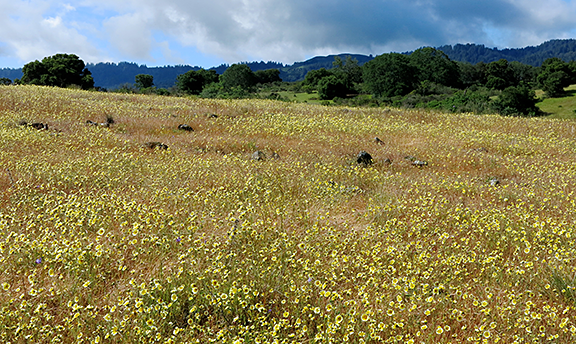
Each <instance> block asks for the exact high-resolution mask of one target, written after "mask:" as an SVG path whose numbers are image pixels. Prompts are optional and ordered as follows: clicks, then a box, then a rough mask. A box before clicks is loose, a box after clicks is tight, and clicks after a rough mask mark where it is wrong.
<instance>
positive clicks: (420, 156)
mask: <svg viewBox="0 0 576 344" xmlns="http://www.w3.org/2000/svg"><path fill="white" fill-rule="evenodd" d="M0 95H1V99H2V101H1V102H0V147H2V149H1V150H0V166H2V167H1V168H0V190H1V193H0V309H2V313H0V319H1V322H0V324H1V326H0V338H2V342H5V343H6V342H12V343H48V342H60V343H78V342H84V343H98V342H104V343H107V342H110V343H120V342H122V343H143V342H146V343H148V342H150V343H151V342H158V343H166V342H174V343H184V342H189V343H211V342H214V343H234V342H238V343H242V342H245V343H258V342H262V343H273V342H278V343H288V342H290V343H292V342H298V343H315V342H316V343H319V342H322V343H330V342H332V343H339V342H349V343H361V342H366V343H382V342H407V343H411V342H416V343H420V342H425V343H447V342H458V343H460V342H467V341H472V342H482V341H484V342H488V340H490V342H501V343H512V342H514V341H517V339H518V338H529V339H530V341H533V340H534V341H536V340H538V341H543V340H542V337H541V334H545V336H546V338H551V339H550V340H549V341H550V342H555V343H573V342H574V339H575V338H576V335H575V333H576V307H574V290H573V289H572V288H573V286H574V272H575V268H574V267H575V266H576V247H575V245H574V238H575V237H576V194H575V193H574V190H576V142H575V141H574V125H573V124H572V123H571V122H568V121H558V120H549V119H543V118H518V117H500V116H475V115H454V114H445V113H435V112H431V111H420V110H403V111H401V110H397V109H383V108H354V109H347V108H342V107H323V106H310V105H303V104H295V103H286V102H277V101H265V100H214V99H190V98H179V97H159V96H144V95H133V94H118V93H103V92H87V91H79V90H72V89H61V88H52V87H36V86H14V87H0ZM213 115H216V116H213ZM107 116H112V117H113V118H114V120H115V123H114V124H112V125H111V126H109V127H104V126H94V125H88V124H86V121H87V120H93V121H103V120H105V119H106V117H107ZM22 120H26V121H27V122H28V123H31V122H42V123H47V124H48V130H46V129H44V126H42V128H43V129H42V130H36V129H34V128H33V127H32V126H26V125H22V124H21V123H22ZM182 123H185V124H189V125H190V126H192V127H193V129H194V131H193V132H192V131H183V130H178V125H179V124H182ZM37 127H39V126H37ZM376 136H377V137H379V138H380V139H381V142H377V141H375V139H374V138H375V137H376ZM154 142H158V143H159V144H156V145H154V144H153V143H154ZM145 143H149V144H148V145H146V144H145ZM160 143H163V144H165V145H166V146H162V145H160ZM152 146H157V147H159V148H155V149H151V148H149V147H152ZM162 148H166V149H162ZM256 150H259V151H261V152H263V153H264V154H265V155H266V156H267V157H268V159H263V160H255V159H253V158H251V155H252V153H254V152H255V151H256ZM360 151H366V152H368V153H370V154H371V156H372V159H371V160H372V164H370V160H369V161H368V162H367V163H366V164H359V163H358V162H357V159H356V156H357V155H358V153H359V152H360ZM273 153H276V154H277V155H274V154H273ZM259 156H261V154H260V155H259ZM273 156H274V158H272V157H273ZM424 161H425V162H426V163H424ZM424 320H425V322H424ZM570 329H573V330H570Z"/></svg>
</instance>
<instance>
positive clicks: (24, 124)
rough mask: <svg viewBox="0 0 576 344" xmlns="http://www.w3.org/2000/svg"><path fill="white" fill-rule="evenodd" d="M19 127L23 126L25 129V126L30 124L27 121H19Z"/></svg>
mask: <svg viewBox="0 0 576 344" xmlns="http://www.w3.org/2000/svg"><path fill="white" fill-rule="evenodd" d="M18 125H21V126H23V127H25V126H27V125H28V122H26V121H25V120H23V119H21V120H19V121H18Z"/></svg>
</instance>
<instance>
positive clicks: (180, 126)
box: [178, 124, 194, 131]
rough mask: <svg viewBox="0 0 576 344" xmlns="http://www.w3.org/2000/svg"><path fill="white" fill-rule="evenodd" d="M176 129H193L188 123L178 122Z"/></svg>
mask: <svg viewBox="0 0 576 344" xmlns="http://www.w3.org/2000/svg"><path fill="white" fill-rule="evenodd" d="M178 129H180V130H185V131H194V129H192V127H191V126H189V125H188V124H180V125H179V126H178Z"/></svg>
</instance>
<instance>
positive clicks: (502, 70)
mask: <svg viewBox="0 0 576 344" xmlns="http://www.w3.org/2000/svg"><path fill="white" fill-rule="evenodd" d="M485 75H486V87H487V88H491V89H495V90H503V89H505V88H506V87H509V86H514V85H517V84H518V81H517V80H516V79H515V78H514V70H513V69H512V68H511V67H510V64H509V63H508V61H507V60H504V59H500V60H498V61H494V62H490V63H488V64H487V65H486V70H485Z"/></svg>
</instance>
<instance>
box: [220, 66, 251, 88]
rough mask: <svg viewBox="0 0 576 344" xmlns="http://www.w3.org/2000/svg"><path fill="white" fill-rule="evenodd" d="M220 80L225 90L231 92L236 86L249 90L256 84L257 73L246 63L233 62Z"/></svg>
mask: <svg viewBox="0 0 576 344" xmlns="http://www.w3.org/2000/svg"><path fill="white" fill-rule="evenodd" d="M220 82H221V83H222V86H223V87H224V90H225V91H227V92H229V91H231V90H232V88H234V87H240V88H242V89H244V90H246V91H248V92H251V91H253V90H254V86H256V82H257V80H256V75H254V72H252V70H251V69H250V67H248V66H247V65H245V64H233V65H231V66H230V67H228V69H226V71H225V72H224V73H222V75H221V76H220Z"/></svg>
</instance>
